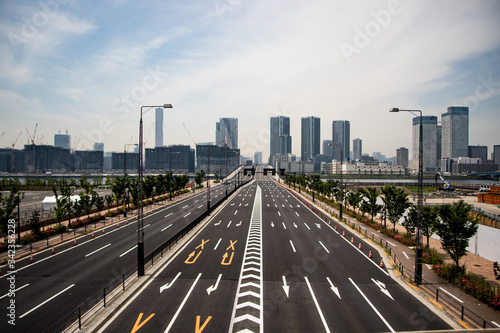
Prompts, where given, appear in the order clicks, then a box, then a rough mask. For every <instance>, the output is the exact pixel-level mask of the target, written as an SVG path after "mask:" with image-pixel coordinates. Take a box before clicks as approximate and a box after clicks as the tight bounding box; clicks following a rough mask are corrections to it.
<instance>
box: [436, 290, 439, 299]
mask: <svg viewBox="0 0 500 333" xmlns="http://www.w3.org/2000/svg"><path fill="white" fill-rule="evenodd" d="M436 302H439V289H437V288H436Z"/></svg>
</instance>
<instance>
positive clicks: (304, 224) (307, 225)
mask: <svg viewBox="0 0 500 333" xmlns="http://www.w3.org/2000/svg"><path fill="white" fill-rule="evenodd" d="M304 225H305V226H306V228H307V230H311V228H309V226H308V225H307V223H305V222H304Z"/></svg>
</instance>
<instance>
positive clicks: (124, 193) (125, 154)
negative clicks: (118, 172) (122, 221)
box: [123, 143, 137, 217]
mask: <svg viewBox="0 0 500 333" xmlns="http://www.w3.org/2000/svg"><path fill="white" fill-rule="evenodd" d="M128 146H137V143H126V144H124V145H123V196H124V197H125V200H124V202H123V209H124V213H123V217H127V204H128V192H127V187H128V181H127V147H128Z"/></svg>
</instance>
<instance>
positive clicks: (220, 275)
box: [207, 274, 222, 295]
mask: <svg viewBox="0 0 500 333" xmlns="http://www.w3.org/2000/svg"><path fill="white" fill-rule="evenodd" d="M221 277H222V274H219V277H218V278H217V282H215V286H210V287H208V288H207V294H209V295H210V293H211V292H212V291H215V290H216V289H217V287H218V286H219V282H220V278H221Z"/></svg>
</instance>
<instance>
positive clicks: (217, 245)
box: [214, 238, 222, 250]
mask: <svg viewBox="0 0 500 333" xmlns="http://www.w3.org/2000/svg"><path fill="white" fill-rule="evenodd" d="M221 240H222V238H219V241H218V242H217V244H216V245H215V247H214V250H217V247H219V243H220V241H221Z"/></svg>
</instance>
